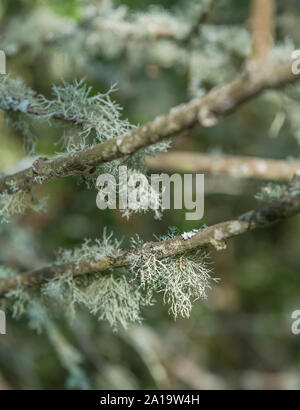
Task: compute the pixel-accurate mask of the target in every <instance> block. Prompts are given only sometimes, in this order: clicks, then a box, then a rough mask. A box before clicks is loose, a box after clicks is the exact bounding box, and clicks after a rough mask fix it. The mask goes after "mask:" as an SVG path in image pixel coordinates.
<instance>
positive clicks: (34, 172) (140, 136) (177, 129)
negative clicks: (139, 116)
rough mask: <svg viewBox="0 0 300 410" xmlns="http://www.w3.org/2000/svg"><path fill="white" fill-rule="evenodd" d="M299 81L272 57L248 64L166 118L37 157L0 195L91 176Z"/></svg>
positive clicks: (1, 184) (2, 185) (3, 183)
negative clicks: (71, 149)
mask: <svg viewBox="0 0 300 410" xmlns="http://www.w3.org/2000/svg"><path fill="white" fill-rule="evenodd" d="M299 78H300V75H294V74H293V73H292V71H291V65H290V62H287V63H282V62H278V61H277V60H275V59H274V58H272V57H271V58H270V59H269V60H268V61H266V62H265V64H264V66H263V67H261V69H260V70H258V71H257V70H254V69H253V65H251V64H249V65H248V66H247V67H246V68H245V70H244V72H243V73H242V74H241V75H239V76H238V77H237V78H236V79H234V80H233V81H232V82H230V83H229V84H226V85H223V86H221V87H216V88H214V89H213V90H211V91H210V92H209V93H208V94H206V96H204V97H203V98H201V99H194V100H192V101H190V102H188V103H186V104H181V105H178V106H176V107H174V108H172V109H171V110H170V111H169V112H168V113H167V114H165V115H159V116H158V117H156V118H155V119H154V120H153V121H150V122H148V123H146V124H144V125H142V126H140V127H137V128H135V129H133V130H132V131H130V132H129V133H127V134H125V135H123V136H121V137H119V138H114V139H111V140H108V141H106V142H104V143H101V144H97V145H95V146H93V147H90V148H87V149H85V150H82V151H78V152H75V153H71V154H66V155H62V156H59V157H57V158H55V159H52V160H47V159H43V158H40V159H38V160H37V161H35V162H34V163H33V164H32V166H31V167H29V168H27V169H25V170H23V171H21V172H18V173H16V174H13V175H8V176H6V177H3V178H1V179H0V193H1V192H4V191H6V192H8V193H13V192H14V189H17V190H23V191H29V190H30V189H31V188H32V186H34V185H37V184H38V183H41V181H42V182H43V183H44V182H47V181H50V180H54V179H57V178H61V177H66V176H70V175H76V174H83V173H86V172H90V171H91V170H92V169H93V168H94V167H96V166H98V165H100V164H102V163H104V162H109V161H112V160H114V159H118V158H122V157H124V156H126V155H130V154H133V153H135V152H136V151H138V150H139V149H141V148H144V147H146V146H149V145H151V144H154V143H156V142H158V141H161V140H163V139H166V138H172V137H174V136H176V135H178V134H179V133H181V132H183V131H185V130H187V129H189V128H192V127H193V126H195V125H196V124H197V123H198V122H199V123H200V125H202V126H206V127H209V126H213V125H215V124H216V123H217V122H218V119H219V117H220V116H221V115H225V114H228V113H230V112H232V111H233V110H235V109H236V108H238V107H239V106H240V105H241V104H242V103H244V102H246V101H248V100H249V99H251V98H253V97H255V96H256V95H258V94H259V93H261V92H262V91H264V90H267V89H273V88H278V87H281V86H284V85H286V84H289V83H291V82H293V81H296V80H298V79H299ZM37 177H39V178H37ZM11 184H13V185H14V189H13V188H12V187H11Z"/></svg>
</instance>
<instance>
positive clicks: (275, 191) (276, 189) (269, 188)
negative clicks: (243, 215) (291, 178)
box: [255, 182, 287, 202]
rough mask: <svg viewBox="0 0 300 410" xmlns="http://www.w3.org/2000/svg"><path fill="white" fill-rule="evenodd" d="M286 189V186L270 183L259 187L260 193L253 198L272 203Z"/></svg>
mask: <svg viewBox="0 0 300 410" xmlns="http://www.w3.org/2000/svg"><path fill="white" fill-rule="evenodd" d="M286 189H287V185H279V184H274V183H271V182H270V183H268V184H267V185H264V186H263V187H261V189H260V191H259V192H258V193H257V194H256V195H255V198H256V199H257V200H259V201H262V202H272V201H274V200H276V199H279V198H280V197H281V195H282V194H283V192H284V191H285V190H286Z"/></svg>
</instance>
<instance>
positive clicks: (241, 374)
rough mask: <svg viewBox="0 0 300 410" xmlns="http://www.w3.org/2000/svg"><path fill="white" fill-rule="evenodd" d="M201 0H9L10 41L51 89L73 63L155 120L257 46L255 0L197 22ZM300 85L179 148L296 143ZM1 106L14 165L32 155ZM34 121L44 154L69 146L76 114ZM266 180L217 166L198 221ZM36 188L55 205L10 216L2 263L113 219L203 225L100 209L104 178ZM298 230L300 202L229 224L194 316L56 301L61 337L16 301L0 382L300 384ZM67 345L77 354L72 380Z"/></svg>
mask: <svg viewBox="0 0 300 410" xmlns="http://www.w3.org/2000/svg"><path fill="white" fill-rule="evenodd" d="M204 3H205V2H199V4H198V2H192V1H190V2H188V1H174V0H172V1H171V0H168V1H167V0H165V1H154V0H152V1H146V0H127V1H114V2H110V1H106V0H102V1H101V0H98V1H80V0H64V1H60V0H51V1H50V0H48V1H46V0H44V1H42V0H1V3H0V49H2V50H4V51H5V52H6V56H7V72H8V73H9V74H10V75H11V76H13V77H16V76H18V77H21V78H22V79H23V80H24V81H25V83H26V85H28V86H29V87H31V88H33V89H34V90H36V91H37V92H39V93H42V94H44V95H46V96H47V97H49V98H51V86H52V84H59V83H60V82H61V80H62V79H65V80H67V81H73V80H74V79H80V78H83V77H84V78H85V79H86V81H87V82H88V83H89V85H91V86H92V87H93V92H97V91H99V92H105V91H107V90H108V89H109V87H110V86H111V84H114V83H117V88H118V89H117V91H116V92H115V93H114V94H113V98H114V100H115V101H116V102H117V103H118V104H120V105H121V106H122V107H123V114H122V116H123V117H124V118H128V119H129V121H130V122H131V123H133V124H136V125H138V124H143V123H144V122H146V121H148V120H151V119H153V118H154V117H155V116H156V115H158V114H161V113H165V112H167V111H168V110H169V109H170V108H171V107H173V106H175V105H177V104H179V103H181V102H184V101H188V100H189V99H190V98H192V97H195V96H201V95H202V94H204V93H205V92H206V91H208V90H209V89H211V88H212V87H213V86H215V85H218V84H221V83H225V82H226V81H229V80H230V79H231V78H233V77H234V76H235V75H236V74H237V73H238V72H240V70H241V68H242V67H243V64H244V61H245V58H246V57H247V56H248V55H249V52H250V49H251V40H250V38H249V31H248V29H249V15H250V11H249V10H250V3H251V2H250V1H248V0H227V1H222V0H221V1H218V2H217V1H215V2H214V3H215V4H214V7H213V8H212V9H209V10H210V11H209V13H208V15H207V16H205V20H204V19H203V22H202V23H201V24H202V25H203V27H202V26H200V30H198V31H196V34H195V35H194V37H192V38H188V36H187V33H188V32H189V29H190V28H191V27H193V25H194V24H196V23H197V21H196V20H197V16H201V15H202V14H203V13H204V11H203V10H204V9H202V7H204V6H205V4H204ZM206 3H208V2H206ZM197 7H198V8H197ZM95 16H98V17H95ZM124 22H126V24H125V23H124ZM145 27H146V28H147V29H145ZM149 33H150V34H149ZM276 36H277V44H278V46H277V47H278V50H279V51H280V50H281V49H286V50H289V49H291V50H292V49H295V48H299V39H300V6H299V2H298V1H296V0H285V1H283V0H282V1H277V13H276ZM297 46H298V47H297ZM299 91H300V88H299ZM299 96H300V92H298V89H297V86H292V87H288V88H287V89H286V90H281V91H276V92H275V91H274V92H273V91H272V92H267V93H264V94H263V95H261V96H259V97H258V98H255V99H253V100H252V101H251V102H249V103H247V104H245V105H243V106H242V107H240V108H239V109H238V110H237V111H236V112H234V113H232V114H231V115H230V116H228V117H226V118H223V119H221V120H220V121H219V123H218V124H217V125H216V126H215V127H212V128H209V129H208V128H203V127H201V128H196V129H194V130H192V131H191V132H190V133H189V135H185V136H180V137H178V138H175V139H174V140H173V142H172V150H185V151H192V152H199V153H214V154H220V155H223V154H231V155H247V156H257V157H265V158H275V159H291V160H292V159H296V158H298V157H299V142H300V138H299V135H300V120H298V118H297V116H298V114H297V113H298V111H297V110H298V108H299V101H300V98H299ZM299 112H300V111H299ZM0 118H1V122H0V172H3V173H7V172H13V171H14V170H16V169H17V168H16V164H18V163H19V161H20V160H21V159H22V158H24V157H25V156H26V153H25V150H24V143H23V138H22V135H21V133H20V130H16V129H14V127H12V126H11V124H10V123H8V122H7V121H5V114H4V113H2V112H1V113H0ZM297 121H298V123H297ZM32 127H33V128H32V132H33V133H34V134H35V135H37V136H38V138H37V141H36V152H37V153H38V154H46V155H51V154H54V153H55V152H58V151H60V147H59V145H57V144H58V143H59V140H60V138H61V136H62V135H63V134H64V132H65V127H66V124H63V123H57V124H56V125H55V126H49V124H48V123H47V122H46V121H44V122H38V123H34V124H33V125H32ZM24 164H25V165H26V160H23V166H24ZM18 166H20V164H19V165H18ZM262 184H263V182H262V181H255V180H248V179H241V178H239V177H238V176H236V177H229V176H227V177H226V176H212V175H209V174H207V175H206V176H205V212H204V218H203V220H201V221H200V225H203V224H207V225H212V224H214V223H217V222H221V221H223V220H226V219H229V218H231V217H234V216H237V215H239V214H241V213H244V212H246V211H248V210H250V209H252V208H254V207H257V206H259V203H258V202H257V200H256V199H255V198H254V195H255V193H256V192H257V191H259V189H260V187H261V185H262ZM35 193H36V195H37V196H43V195H47V194H49V202H48V212H47V213H41V214H37V213H32V212H28V213H26V215H24V216H22V217H18V218H15V219H14V221H13V223H12V224H9V225H6V224H3V225H1V227H0V262H1V264H5V265H8V266H13V267H18V268H21V269H23V270H27V269H33V268H37V267H40V266H44V265H47V264H49V263H51V261H53V260H54V258H55V253H56V251H57V249H58V248H61V247H62V248H72V247H74V246H77V245H79V244H80V243H82V241H83V240H84V238H97V237H99V236H100V235H101V233H102V231H103V228H104V227H105V226H106V227H108V228H109V230H110V231H113V232H114V233H115V235H116V237H117V238H124V241H123V246H124V247H126V246H128V245H129V238H130V237H131V236H133V235H134V234H135V233H138V234H139V235H140V236H141V237H142V238H143V239H144V240H145V241H147V240H152V239H153V234H156V235H163V234H165V233H166V232H167V230H168V227H169V226H176V227H177V228H178V229H179V230H180V231H182V232H184V231H188V230H191V229H193V228H198V227H199V222H198V221H186V220H185V210H170V211H166V212H165V213H164V216H163V218H162V219H161V220H159V221H157V220H154V219H153V215H152V213H151V212H149V213H147V214H145V215H141V216H135V215H134V216H131V218H130V219H129V220H128V221H127V220H126V219H125V218H123V217H122V215H121V214H120V213H119V212H118V211H112V210H108V211H100V210H99V209H98V208H97V207H96V194H97V191H96V189H87V187H86V186H85V185H84V184H78V181H77V179H76V177H69V178H64V179H59V180H57V181H54V182H51V183H47V184H45V185H43V186H38V187H36V188H35ZM299 233H300V219H299V217H295V218H293V219H290V220H286V221H283V222H281V223H278V224H276V225H274V226H272V227H270V228H268V229H265V230H260V231H254V232H251V233H247V234H246V235H243V236H240V237H237V238H234V239H231V240H230V241H229V242H228V246H227V249H226V250H222V251H216V250H214V249H212V255H211V256H212V258H211V259H212V263H213V267H214V276H215V277H218V278H220V281H219V283H218V284H216V285H215V286H213V288H212V289H211V291H209V294H208V299H207V300H206V301H204V302H202V301H201V302H196V303H195V304H194V307H193V310H192V314H191V317H190V319H177V321H174V320H173V318H172V317H170V316H169V314H168V307H167V306H164V304H163V301H162V300H161V299H160V298H159V297H158V300H157V303H156V304H155V305H154V306H153V307H151V308H147V309H145V310H144V312H143V316H144V320H143V323H142V324H141V325H136V326H132V327H130V329H129V330H128V331H125V330H122V329H120V330H119V331H118V332H113V331H112V330H111V329H110V327H109V326H108V325H107V324H106V323H103V322H99V321H98V320H97V319H96V318H95V317H92V316H91V315H89V314H88V313H87V312H85V311H80V312H79V314H78V315H77V317H76V319H75V320H74V322H72V323H69V321H67V320H65V319H64V318H63V317H57V318H56V326H57V328H56V329H57V332H59V335H57V338H56V339H55V338H52V340H51V339H49V338H48V337H47V335H46V334H44V333H41V334H37V333H36V332H35V331H34V330H32V329H30V328H29V327H28V320H27V319H26V318H21V319H20V320H18V321H16V320H14V319H12V318H11V317H10V316H8V317H7V334H6V335H5V336H4V335H2V336H0V389H1V388H10V389H55V388H56V389H64V388H69V387H75V388H95V389H105V388H110V389H155V388H157V389H183V388H189V389H219V388H220V389H229V388H230V389H251V388H259V389H260V388H267V389H274V388H280V389H290V388H296V389H298V388H300V335H298V336H295V335H293V334H292V332H291V324H292V319H291V314H292V312H293V311H294V310H297V309H300V297H299V296H300V275H299V271H300V259H299ZM58 345H60V346H63V349H64V354H65V355H63V354H61V353H59V352H58V347H57V346H58ZM66 357H69V358H70V357H72V358H73V359H72V360H73V363H75V367H76V366H78V367H80V372H79V373H80V377H78V378H77V379H76V378H75V379H76V380H75V381H74V379H72V380H71V381H70V374H72V371H73V370H74V369H73V368H72V366H71V368H70V366H69V365H68V363H67V364H66V360H65V358H66ZM72 360H71V359H70V362H72ZM76 371H77V375H78V374H79V373H78V369H77V370H76ZM79 379H80V380H79Z"/></svg>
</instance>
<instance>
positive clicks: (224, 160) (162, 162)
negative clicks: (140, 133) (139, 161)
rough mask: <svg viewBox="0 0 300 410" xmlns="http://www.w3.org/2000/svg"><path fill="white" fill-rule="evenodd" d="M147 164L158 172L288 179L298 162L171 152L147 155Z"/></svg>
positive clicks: (299, 162) (296, 169)
mask: <svg viewBox="0 0 300 410" xmlns="http://www.w3.org/2000/svg"><path fill="white" fill-rule="evenodd" d="M146 165H147V166H148V167H149V168H150V170H152V171H160V172H189V173H194V172H207V173H211V174H214V175H221V174H222V175H224V174H225V175H229V176H231V177H235V178H253V179H263V180H270V181H289V180H291V178H292V177H293V175H294V174H295V173H297V172H298V171H300V161H284V160H278V159H266V158H258V157H244V156H234V155H212V154H199V153H193V152H184V151H171V152H167V153H161V154H158V155H157V156H156V157H146Z"/></svg>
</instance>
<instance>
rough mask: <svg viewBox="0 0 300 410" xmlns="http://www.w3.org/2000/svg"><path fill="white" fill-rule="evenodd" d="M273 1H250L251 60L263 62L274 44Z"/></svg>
mask: <svg viewBox="0 0 300 410" xmlns="http://www.w3.org/2000/svg"><path fill="white" fill-rule="evenodd" d="M274 13H275V0H252V5H251V31H252V58H253V60H257V61H265V60H266V59H267V58H268V57H269V55H270V52H271V50H272V48H273V43H274V40H273V39H274Z"/></svg>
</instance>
